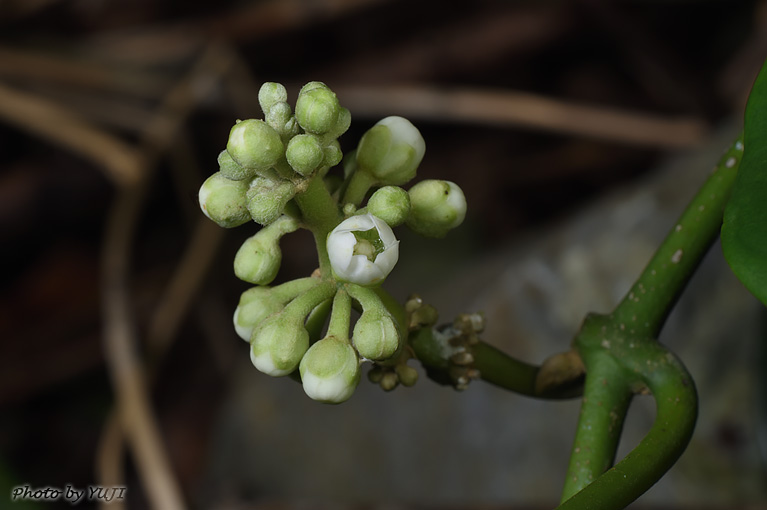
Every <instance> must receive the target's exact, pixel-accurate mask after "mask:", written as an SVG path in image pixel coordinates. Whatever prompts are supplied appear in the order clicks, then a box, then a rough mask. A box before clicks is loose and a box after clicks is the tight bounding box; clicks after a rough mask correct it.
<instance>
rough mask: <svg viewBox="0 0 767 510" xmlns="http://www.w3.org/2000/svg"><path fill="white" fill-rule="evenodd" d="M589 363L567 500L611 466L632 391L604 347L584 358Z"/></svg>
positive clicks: (566, 480) (568, 481)
mask: <svg viewBox="0 0 767 510" xmlns="http://www.w3.org/2000/svg"><path fill="white" fill-rule="evenodd" d="M584 364H586V366H587V367H588V372H587V373H586V382H585V385H584V397H583V403H582V404H581V414H580V417H579V419H578V427H577V429H576V433H575V441H574V442H573V449H572V453H571V455H570V464H569V467H568V470H567V478H566V479H565V486H564V489H563V491H562V501H565V500H567V499H569V498H570V497H572V496H573V495H574V494H576V493H577V492H579V491H580V490H581V489H583V488H584V487H586V486H587V485H589V484H590V483H591V482H593V481H594V480H595V479H597V478H598V477H599V476H600V475H601V474H602V473H604V472H605V470H607V469H608V468H609V467H610V466H612V464H613V461H614V460H615V452H616V450H617V448H618V441H619V440H620V436H621V430H622V429H623V421H624V418H625V416H626V411H627V410H628V406H629V403H630V402H631V397H632V395H633V393H632V391H631V388H630V385H629V384H627V382H626V381H625V379H624V377H623V374H622V372H621V367H620V365H618V363H616V361H615V360H614V359H613V357H612V356H611V355H610V354H609V353H607V352H604V351H597V352H595V353H593V354H592V355H591V357H586V359H584Z"/></svg>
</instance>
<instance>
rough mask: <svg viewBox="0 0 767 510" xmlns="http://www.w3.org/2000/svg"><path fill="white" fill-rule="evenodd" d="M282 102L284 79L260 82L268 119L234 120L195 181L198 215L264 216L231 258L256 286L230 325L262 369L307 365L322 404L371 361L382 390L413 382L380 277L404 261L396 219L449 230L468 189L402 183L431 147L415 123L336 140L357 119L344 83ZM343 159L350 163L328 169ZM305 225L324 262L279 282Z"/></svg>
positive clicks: (429, 232)
mask: <svg viewBox="0 0 767 510" xmlns="http://www.w3.org/2000/svg"><path fill="white" fill-rule="evenodd" d="M287 99H288V94H287V91H286V89H285V87H284V86H283V85H281V84H279V83H265V84H264V85H263V86H262V87H261V89H260V90H259V94H258V101H259V104H260V106H261V110H262V111H263V114H264V118H263V119H246V120H241V121H237V123H236V124H235V125H234V126H233V127H232V129H231V131H230V133H229V139H228V141H227V144H226V149H225V150H224V151H222V152H221V153H220V154H219V156H218V166H219V171H218V172H216V173H215V174H213V175H211V176H210V177H209V178H208V179H207V180H206V181H205V182H204V183H203V184H202V187H201V188H200V192H199V200H200V207H201V208H202V210H203V212H204V213H205V214H206V215H207V216H208V217H209V218H210V219H211V220H213V221H215V222H216V223H218V224H219V225H221V226H222V227H225V228H231V227H236V226H239V225H242V224H244V223H247V222H249V221H250V220H253V221H255V222H256V223H259V224H260V225H262V228H261V229H260V230H259V231H258V232H256V233H255V234H254V235H253V236H251V237H250V238H248V239H247V240H245V242H244V243H243V244H242V246H241V247H240V249H239V250H238V251H237V253H236V255H235V257H234V273H235V275H236V276H237V277H238V278H240V279H241V280H244V281H246V282H248V283H251V284H254V285H255V287H252V288H250V289H248V290H246V291H245V292H243V293H242V295H241V297H240V301H239V304H238V306H237V308H236V310H235V312H234V318H233V321H234V329H235V331H236V332H237V334H238V335H239V336H240V337H241V338H242V339H243V340H245V341H247V342H248V343H249V344H250V358H251V361H252V362H253V365H254V366H255V367H256V368H257V369H258V370H260V371H261V372H264V373H266V374H269V375H272V376H285V375H288V374H294V375H296V374H300V378H301V382H302V385H303V388H304V391H305V393H306V394H307V395H308V396H309V397H311V398H312V399H314V400H317V401H321V402H326V403H339V402H343V401H345V400H347V399H348V398H350V397H351V395H352V393H353V392H354V389H355V388H356V386H357V384H358V382H359V380H360V367H361V364H362V363H363V362H372V363H373V364H374V367H373V369H372V370H371V372H370V379H371V380H373V381H375V382H377V383H378V384H380V385H381V387H382V388H384V389H385V390H391V389H393V388H394V387H395V386H397V385H399V384H402V385H403V386H411V385H413V384H414V383H415V381H416V379H417V377H418V373H417V372H416V371H415V369H413V368H412V367H410V366H408V365H407V361H408V359H410V358H411V357H413V356H414V354H413V350H412V349H411V348H410V347H409V346H408V333H409V330H410V329H411V328H409V327H408V324H407V321H408V317H406V316H405V313H404V312H403V310H402V307H401V306H400V305H398V304H397V303H395V302H393V300H392V299H391V297H390V296H388V294H386V293H385V292H384V291H382V290H381V288H380V285H381V283H382V282H383V281H384V280H385V279H386V277H387V276H388V275H389V273H390V272H391V271H392V269H393V268H394V266H395V265H396V263H397V260H398V258H399V241H397V238H396V237H395V235H394V232H393V231H392V228H393V227H397V226H400V225H407V226H408V227H409V228H411V229H412V230H414V231H415V232H417V233H420V234H422V235H425V236H429V237H442V236H444V235H445V234H446V233H447V232H448V231H449V230H451V229H453V228H455V227H457V226H458V225H460V224H461V222H462V221H463V219H464V216H465V213H466V200H465V198H464V195H463V192H462V191H461V189H460V188H459V187H458V186H457V185H455V184H454V183H452V182H447V181H438V180H426V181H422V182H420V183H418V184H416V185H414V186H412V187H411V188H410V189H409V190H405V189H403V188H401V187H400V186H402V185H404V184H406V183H407V182H409V181H410V180H411V179H413V178H414V177H415V175H416V171H417V168H418V166H419V165H420V163H421V160H422V159H423V157H424V154H425V147H426V146H425V143H424V141H423V138H422V136H421V133H420V132H419V131H418V129H416V128H415V126H413V125H412V124H411V123H410V122H409V121H408V120H406V119H404V118H402V117H388V118H385V119H383V120H381V121H380V122H378V123H377V124H376V125H374V126H373V127H372V128H371V129H370V130H368V131H367V132H366V133H365V134H364V135H363V136H362V139H361V140H360V142H359V144H358V146H357V148H356V149H355V150H353V151H351V152H350V153H348V154H347V156H346V158H344V155H343V153H342V151H341V146H340V144H339V142H338V137H339V136H341V135H342V134H343V133H344V132H345V131H347V129H348V128H349V125H350V123H351V116H350V114H349V111H348V110H347V109H346V108H343V107H342V106H341V105H340V104H339V101H338V98H337V97H336V94H335V93H334V92H333V91H332V90H330V88H328V87H327V85H325V84H324V83H321V82H310V83H308V84H306V85H305V86H304V87H303V88H302V89H301V91H300V92H299V94H298V98H297V100H296V103H295V109H294V110H293V109H292V108H291V106H290V105H289V104H288V102H287ZM342 161H343V165H342V168H343V170H342V172H336V173H334V172H331V169H332V167H335V166H336V165H338V164H339V163H341V162H342ZM366 198H367V202H366V204H365V205H364V207H361V206H362V204H363V202H365V199H366ZM299 228H306V229H309V230H311V231H312V233H313V234H314V237H315V241H316V242H317V244H318V246H317V248H318V256H319V269H318V270H317V271H315V272H314V273H313V274H312V276H311V277H307V278H299V279H296V280H292V281H288V282H285V283H282V284H280V285H276V286H271V284H272V282H273V281H274V280H275V279H276V277H277V274H278V271H279V269H280V264H281V261H282V251H281V249H280V240H281V238H282V237H283V236H284V235H286V234H289V233H292V232H295V231H296V230H298V229H299ZM353 308H356V309H357V310H358V311H359V312H360V315H359V318H358V319H357V320H356V321H353V320H352V309H353ZM328 317H329V318H330V319H329V324H328V326H327V329H326V333H325V334H324V335H323V334H322V331H323V330H324V328H325V324H326V322H327V321H328ZM410 319H411V320H412V317H410ZM458 361H460V360H458Z"/></svg>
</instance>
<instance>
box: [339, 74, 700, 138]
mask: <svg viewBox="0 0 767 510" xmlns="http://www.w3.org/2000/svg"><path fill="white" fill-rule="evenodd" d="M334 90H336V92H337V94H338V97H339V98H340V100H341V103H342V104H343V105H344V106H345V107H347V108H349V109H350V110H352V111H354V112H355V114H357V115H367V116H376V115H392V114H397V115H403V116H406V117H409V118H421V119H426V120H433V121H451V122H469V123H477V124H480V123H481V124H496V125H512V126H513V125H516V126H523V127H526V128H535V129H542V130H546V131H554V132H559V133H568V134H572V135H578V136H586V137H592V138H598V139H602V140H609V141H613V142H621V143H627V144H633V145H643V146H652V147H660V148H680V147H690V146H694V145H696V144H699V143H700V142H701V141H702V140H703V139H704V137H705V135H706V125H705V123H703V122H702V121H700V120H698V119H695V118H690V117H677V118H669V117H661V116H655V115H648V114H646V113H639V112H629V111H622V110H618V109H614V108H609V107H599V106H586V105H579V104H575V103H569V102H566V101H562V100H556V99H551V98H546V97H542V96H538V95H535V94H528V93H524V92H514V91H493V90H476V89H452V90H440V89H437V88H433V87H425V86H385V87H384V86H382V87H366V86H356V87H355V86H337V87H334Z"/></svg>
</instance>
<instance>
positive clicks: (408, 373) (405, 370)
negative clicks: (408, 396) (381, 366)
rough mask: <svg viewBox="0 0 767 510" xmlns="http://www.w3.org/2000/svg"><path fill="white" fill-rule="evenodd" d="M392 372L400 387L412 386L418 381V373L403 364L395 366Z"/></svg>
mask: <svg viewBox="0 0 767 510" xmlns="http://www.w3.org/2000/svg"><path fill="white" fill-rule="evenodd" d="M394 372H395V373H396V374H397V378H398V379H399V382H401V383H402V386H408V387H410V386H413V385H414V384H415V383H416V382H417V381H418V371H417V370H416V369H415V368H413V367H411V366H408V365H406V364H404V363H401V364H399V365H397V366H396V367H395V368H394Z"/></svg>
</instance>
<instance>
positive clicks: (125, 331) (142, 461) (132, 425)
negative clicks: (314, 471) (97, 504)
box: [99, 45, 229, 510]
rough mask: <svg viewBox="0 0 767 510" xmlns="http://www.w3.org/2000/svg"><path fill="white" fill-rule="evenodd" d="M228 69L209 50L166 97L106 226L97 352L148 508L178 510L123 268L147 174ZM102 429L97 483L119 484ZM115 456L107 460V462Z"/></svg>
mask: <svg viewBox="0 0 767 510" xmlns="http://www.w3.org/2000/svg"><path fill="white" fill-rule="evenodd" d="M228 65H229V61H228V60H227V59H226V58H222V53H221V51H220V50H219V49H218V47H217V46H215V45H211V46H209V47H208V48H207V49H206V51H205V52H204V53H203V55H202V56H201V57H200V59H199V60H198V62H197V63H196V65H195V66H194V68H193V69H192V70H191V71H190V72H189V73H188V74H187V75H186V76H184V78H183V79H182V80H181V81H180V82H179V83H178V84H177V85H176V86H175V87H174V88H173V89H171V90H170V91H169V93H168V94H167V95H166V96H165V99H164V101H163V103H162V105H161V106H160V108H158V112H157V115H156V117H155V120H154V121H153V122H152V123H151V124H150V125H149V126H147V129H146V132H145V133H144V136H143V137H142V147H143V149H144V150H143V153H144V154H146V155H147V156H146V158H145V161H146V162H147V163H146V167H145V171H144V172H143V175H142V179H140V180H139V181H137V183H136V184H134V185H131V186H127V187H125V188H124V189H123V190H122V192H121V193H120V194H119V196H118V198H117V201H116V203H115V205H114V207H113V210H112V213H111V215H110V220H109V221H108V223H107V230H106V236H105V242H104V252H103V265H102V285H103V289H102V293H103V300H104V318H105V325H104V331H105V342H106V344H105V351H106V354H107V363H108V367H109V369H110V374H111V376H112V379H113V384H114V387H115V391H116V393H117V401H118V409H119V416H120V424H121V427H122V430H123V431H124V434H125V436H126V437H127V439H128V440H129V442H130V446H131V449H132V451H133V453H134V455H135V458H136V461H137V464H138V468H139V469H138V471H139V475H140V476H141V479H142V482H143V484H144V485H145V487H146V490H147V495H148V497H149V500H150V502H151V503H152V506H153V507H154V508H161V509H169V510H176V509H182V508H184V503H183V498H182V496H181V491H180V489H179V487H178V484H177V482H176V480H175V478H174V477H173V474H172V470H171V467H170V462H169V461H168V459H167V456H166V454H165V451H164V447H163V443H162V440H161V436H160V433H159V430H158V427H157V424H156V421H155V419H154V417H153V415H152V410H151V406H150V404H149V397H148V388H147V384H146V377H145V374H144V370H143V368H142V364H141V361H140V359H139V358H138V355H137V352H136V351H137V348H136V344H137V335H136V333H135V331H134V326H133V322H132V320H131V317H130V313H129V309H130V302H129V299H128V283H127V282H128V281H129V278H128V272H129V271H128V270H129V268H128V265H129V259H130V248H131V246H132V242H133V235H134V231H135V226H136V221H137V217H138V215H139V213H140V211H141V205H142V201H143V195H144V191H145V182H146V180H147V178H148V173H149V169H150V168H152V167H153V166H154V164H155V163H156V161H157V160H158V159H159V157H160V156H161V155H162V154H163V153H164V151H165V150H166V149H167V147H168V145H169V144H170V143H171V142H172V140H173V137H174V135H175V133H177V132H178V130H179V128H180V126H181V125H182V124H183V123H184V121H185V120H186V119H187V117H188V116H189V114H190V112H191V111H192V110H193V109H194V107H195V106H196V105H197V104H198V103H199V101H200V100H201V99H202V98H204V97H205V96H207V94H208V93H209V92H210V90H211V89H212V87H213V85H215V84H216V83H217V81H218V80H217V77H218V76H219V75H220V73H222V72H225V71H226V69H227V67H228ZM116 435H117V433H116V432H114V430H113V429H112V426H111V424H110V423H109V422H108V424H107V427H106V428H105V431H104V439H103V440H102V442H101V446H102V447H103V448H104V450H102V451H101V452H99V468H100V469H101V470H102V472H101V473H100V475H101V477H102V479H104V477H109V478H110V479H112V480H113V481H114V478H115V477H116V476H119V474H120V471H119V467H118V468H117V469H115V468H114V466H115V463H119V462H120V460H119V459H120V457H119V454H120V453H121V448H119V446H117V444H116V443H117V441H116V440H115V439H113V438H114V437H115V436H116ZM110 452H111V455H118V456H112V457H110V456H109V455H108V454H110Z"/></svg>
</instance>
